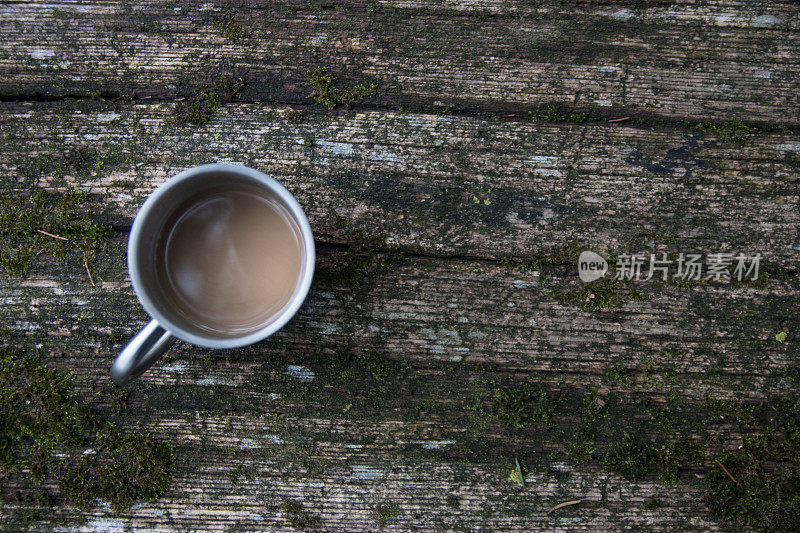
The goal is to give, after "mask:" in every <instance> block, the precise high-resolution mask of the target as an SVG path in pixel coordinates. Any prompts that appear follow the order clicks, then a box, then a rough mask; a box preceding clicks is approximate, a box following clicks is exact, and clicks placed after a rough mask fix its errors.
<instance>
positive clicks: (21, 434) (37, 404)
mask: <svg viewBox="0 0 800 533" xmlns="http://www.w3.org/2000/svg"><path fill="white" fill-rule="evenodd" d="M74 380H75V376H74V374H72V373H69V374H67V373H64V372H60V371H58V370H54V369H50V368H48V367H46V366H44V365H43V364H41V362H40V361H39V360H38V359H37V358H35V357H29V356H26V355H25V354H22V353H20V352H16V351H11V350H6V349H1V350H0V468H1V469H2V478H0V483H2V488H3V491H2V494H3V496H6V495H7V494H9V493H10V491H8V490H6V488H7V487H15V488H16V490H17V491H18V492H19V491H22V492H25V493H29V494H38V493H43V494H46V495H47V496H48V498H56V497H59V496H60V495H63V497H64V498H66V500H67V501H68V502H70V503H72V504H74V505H77V506H79V507H91V506H93V505H94V504H95V503H96V502H97V501H100V500H102V501H107V502H109V503H110V504H111V505H112V507H113V508H114V509H115V510H116V511H123V510H125V509H127V508H128V507H130V506H131V505H132V504H133V503H134V502H136V501H139V500H147V501H154V500H156V499H158V498H159V497H160V496H161V495H162V494H163V493H164V492H165V491H166V490H167V488H168V486H169V483H170V481H171V479H172V475H173V472H174V469H175V459H174V456H173V452H172V447H171V446H170V445H169V444H167V443H164V442H160V441H157V440H155V439H154V438H153V437H152V436H151V435H150V434H149V433H148V432H147V431H144V430H141V429H137V430H135V431H133V432H125V431H123V430H122V429H120V428H119V427H117V426H116V425H115V424H113V423H109V422H107V421H104V420H103V417H102V416H101V413H100V412H99V411H97V410H95V409H94V408H92V407H91V406H90V405H88V404H86V403H84V402H83V401H82V400H81V399H80V398H79V397H78V395H77V394H76V393H75V391H74V388H73V387H74ZM112 399H113V398H112ZM56 486H57V487H59V488H60V492H61V494H60V495H59V494H58V492H53V490H54V489H53V487H56Z"/></svg>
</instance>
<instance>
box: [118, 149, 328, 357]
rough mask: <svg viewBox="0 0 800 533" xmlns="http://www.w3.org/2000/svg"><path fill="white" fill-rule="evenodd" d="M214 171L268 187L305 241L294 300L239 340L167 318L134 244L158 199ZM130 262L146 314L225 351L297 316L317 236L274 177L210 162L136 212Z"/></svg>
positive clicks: (162, 188) (159, 190)
mask: <svg viewBox="0 0 800 533" xmlns="http://www.w3.org/2000/svg"><path fill="white" fill-rule="evenodd" d="M211 172H227V173H230V174H238V175H240V176H244V177H247V178H250V179H253V180H255V181H257V182H259V183H261V184H262V185H264V186H265V187H267V188H268V189H269V190H270V192H272V193H273V194H275V195H276V196H277V197H278V199H279V200H280V201H281V202H283V204H284V205H285V206H286V207H287V208H288V209H289V211H290V212H291V214H292V216H294V218H295V220H296V222H297V224H298V226H299V227H300V232H301V234H302V238H303V250H304V255H305V258H304V262H303V275H302V277H301V278H300V280H299V281H298V283H297V286H296V287H297V288H296V290H295V295H294V297H293V298H292V300H291V301H290V302H289V303H288V304H287V305H285V306H284V307H283V309H282V310H281V311H280V312H279V313H278V314H277V315H273V316H274V317H275V318H273V320H272V321H271V322H270V323H269V324H267V325H266V326H264V327H262V328H260V329H257V330H256V331H253V332H250V333H248V334H246V335H241V336H236V337H206V336H203V335H198V334H197V333H193V332H191V331H188V330H186V329H185V328H182V327H180V326H179V325H177V324H175V323H174V322H172V321H171V320H169V319H168V318H167V317H165V316H164V315H163V314H162V313H161V312H160V311H159V310H158V308H157V306H156V305H155V304H153V302H152V300H151V298H150V296H149V295H148V293H147V289H146V288H145V286H146V284H145V283H144V280H143V279H142V275H141V273H140V270H141V269H140V268H139V264H138V246H136V245H135V244H136V242H137V241H138V240H139V238H140V235H141V233H142V228H143V227H144V222H145V220H146V219H147V218H148V215H149V213H150V212H151V210H152V209H153V207H154V206H155V205H156V204H157V202H158V200H159V199H160V198H161V197H162V196H163V195H164V194H165V193H166V192H167V191H169V190H170V189H172V188H173V187H175V186H176V185H178V184H179V183H181V182H183V181H185V180H187V179H190V178H193V177H195V176H197V175H200V174H207V173H211ZM127 260H128V273H129V274H130V277H131V285H132V286H133V292H134V294H136V297H137V298H138V300H139V302H140V303H141V304H142V307H144V310H145V311H147V313H148V314H149V315H150V316H151V317H152V318H153V319H155V320H156V322H158V324H159V325H160V326H161V327H163V328H164V329H165V330H166V331H167V332H168V333H169V334H171V335H174V336H175V337H177V338H179V339H181V340H183V341H186V342H188V343H191V344H194V345H196V346H200V347H203V348H222V349H224V348H239V347H242V346H248V345H250V344H254V343H256V342H259V341H261V340H264V339H266V338H267V337H269V336H270V335H272V334H273V333H275V332H276V331H278V330H279V329H281V328H282V327H283V326H285V325H286V323H287V322H289V320H291V319H292V317H294V315H295V314H296V313H297V311H298V310H299V309H300V306H302V305H303V302H304V301H305V299H306V296H307V295H308V291H309V290H310V289H311V281H312V279H313V277H314V266H315V262H316V250H315V244H314V236H313V234H312V232H311V225H310V224H309V222H308V217H307V216H306V214H305V212H304V211H303V208H302V207H301V206H300V204H299V203H298V201H297V199H295V197H294V196H293V195H292V193H290V192H289V191H288V190H287V189H286V188H285V187H284V186H283V185H281V184H280V183H279V182H278V181H277V180H276V179H275V178H273V177H272V176H269V175H267V174H264V173H263V172H261V171H258V170H256V169H254V168H250V167H248V166H245V165H238V164H232V163H209V164H205V165H199V166H195V167H191V168H187V169H185V170H182V171H181V172H178V173H177V174H175V175H174V176H172V177H170V178H168V179H167V180H166V181H165V182H164V183H162V184H161V185H159V186H158V187H156V189H155V190H154V191H153V192H152V193H150V195H149V196H148V197H147V199H146V200H145V201H144V203H143V204H142V206H141V207H140V208H139V211H138V212H137V213H136V216H135V218H134V220H133V225H132V226H131V232H130V235H129V236H128V251H127Z"/></svg>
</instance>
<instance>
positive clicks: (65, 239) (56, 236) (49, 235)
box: [36, 229, 69, 241]
mask: <svg viewBox="0 0 800 533" xmlns="http://www.w3.org/2000/svg"><path fill="white" fill-rule="evenodd" d="M36 231H38V232H39V233H41V234H42V235H47V236H48V237H52V238H54V239H61V240H62V241H68V240H69V239H67V238H66V237H59V236H58V235H53V234H52V233H47V232H46V231H43V230H40V229H37V230H36Z"/></svg>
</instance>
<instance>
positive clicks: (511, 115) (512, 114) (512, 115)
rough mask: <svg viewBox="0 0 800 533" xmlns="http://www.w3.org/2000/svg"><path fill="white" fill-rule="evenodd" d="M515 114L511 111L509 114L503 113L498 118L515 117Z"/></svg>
mask: <svg viewBox="0 0 800 533" xmlns="http://www.w3.org/2000/svg"><path fill="white" fill-rule="evenodd" d="M516 116H517V114H516V113H511V114H510V115H503V116H502V117H500V118H511V117H516Z"/></svg>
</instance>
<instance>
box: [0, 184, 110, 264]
mask: <svg viewBox="0 0 800 533" xmlns="http://www.w3.org/2000/svg"><path fill="white" fill-rule="evenodd" d="M86 200H87V194H85V193H79V192H74V191H70V192H66V193H64V194H48V193H45V192H44V191H42V190H38V191H34V192H30V193H27V194H16V193H10V192H6V193H3V194H2V196H0V206H1V208H0V268H2V269H3V270H5V271H6V272H8V273H10V274H12V275H15V276H24V275H25V274H27V272H28V270H29V269H30V267H31V264H32V262H33V260H34V259H35V258H36V257H37V256H39V255H42V254H49V255H52V256H54V257H56V258H60V259H64V260H73V262H76V263H78V264H81V263H83V262H84V261H87V262H89V263H90V262H91V259H92V257H93V255H94V254H95V253H97V252H99V251H100V250H102V249H103V248H104V246H105V243H106V241H107V239H108V238H109V237H111V236H112V235H113V233H114V232H113V230H112V229H111V228H110V227H109V226H107V225H105V224H102V223H100V222H98V220H97V219H96V217H95V215H94V213H93V212H92V210H91V209H90V208H89V206H88V202H87V201H86Z"/></svg>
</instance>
